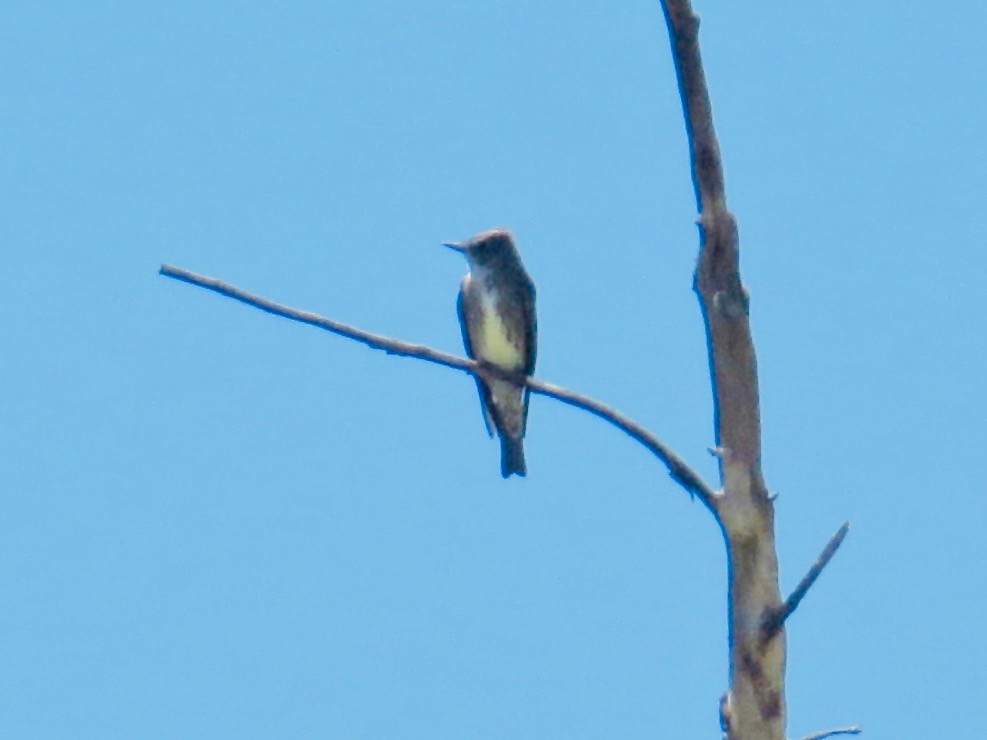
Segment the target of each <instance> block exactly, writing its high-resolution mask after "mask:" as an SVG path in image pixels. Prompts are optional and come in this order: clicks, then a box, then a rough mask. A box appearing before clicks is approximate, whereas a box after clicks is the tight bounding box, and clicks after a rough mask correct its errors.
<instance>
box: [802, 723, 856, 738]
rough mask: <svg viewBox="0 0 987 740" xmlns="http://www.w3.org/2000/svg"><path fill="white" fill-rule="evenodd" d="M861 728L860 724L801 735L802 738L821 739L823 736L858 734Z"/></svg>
mask: <svg viewBox="0 0 987 740" xmlns="http://www.w3.org/2000/svg"><path fill="white" fill-rule="evenodd" d="M861 732H863V730H862V729H861V728H860V725H854V726H853V727H840V728H837V729H835V730H823V731H822V732H817V733H815V734H813V735H808V736H806V737H803V738H802V740H823V738H825V737H834V736H836V735H859V734H860V733H861Z"/></svg>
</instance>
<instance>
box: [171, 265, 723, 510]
mask: <svg viewBox="0 0 987 740" xmlns="http://www.w3.org/2000/svg"><path fill="white" fill-rule="evenodd" d="M159 272H160V274H162V275H164V276H165V277H170V278H174V279H176V280H181V281H182V282H185V283H189V284H190V285H197V286H199V287H200V288H206V289H207V290H211V291H213V292H215V293H219V294H220V295H224V296H226V297H227V298H233V299H234V300H237V301H240V302H241V303H246V304H247V305H250V306H254V307H255V308H259V309H261V310H262V311H266V312H267V313H271V314H274V315H275V316H283V317H284V318H286V319H291V320H292V321H299V322H301V323H303V324H308V325H310V326H315V327H317V328H319V329H325V330H326V331H330V332H332V333H334V334H338V335H340V336H343V337H347V338H348V339H353V340H355V341H357V342H361V343H362V344H365V345H367V346H368V347H370V348H372V349H380V350H383V351H385V352H387V353H388V354H392V355H400V356H402V357H414V358H417V359H419V360H425V361H426V362H432V363H434V364H436V365H443V366H445V367H450V368H453V369H455V370H462V371H464V372H467V373H470V374H471V375H480V374H494V375H500V376H502V377H507V378H509V379H511V380H515V381H517V382H519V383H523V384H525V385H527V386H528V387H529V388H530V389H531V390H532V392H534V393H539V394H541V395H543V396H549V397H550V398H554V399H556V400H558V401H562V402H563V403H566V404H569V405H570V406H575V407H576V408H581V409H583V410H584V411H588V412H590V413H591V414H594V415H596V416H598V417H600V418H601V419H604V420H605V421H608V422H610V423H611V424H612V425H613V426H615V427H617V428H618V429H620V430H621V431H623V432H624V433H625V434H627V435H628V436H630V437H631V438H632V439H635V440H637V441H638V442H640V443H641V444H642V445H644V446H645V447H646V448H647V449H648V450H649V451H650V452H651V453H652V454H653V455H654V456H655V457H657V458H658V459H659V460H660V461H661V462H662V463H664V464H665V466H666V467H667V468H668V472H669V474H670V475H671V476H672V478H673V479H674V480H675V481H676V482H677V483H679V485H681V486H682V487H683V488H685V489H686V490H687V491H688V492H689V493H690V494H693V495H695V496H697V497H698V498H699V500H700V501H702V502H703V503H704V504H705V505H706V507H707V508H709V510H710V511H711V512H713V514H714V516H716V515H717V502H718V500H719V494H718V493H717V492H716V491H714V490H713V489H712V488H711V487H710V486H709V485H708V484H707V483H706V482H705V481H704V480H703V479H702V477H700V475H699V474H698V473H697V472H696V471H695V470H693V469H692V468H691V467H689V465H688V464H687V463H686V462H685V461H684V460H683V459H682V458H681V457H679V455H677V454H676V453H675V452H674V451H672V449H671V448H669V447H668V446H667V445H666V444H665V443H664V442H662V441H661V440H660V439H658V438H657V437H656V436H655V435H654V434H652V433H651V432H649V431H648V430H647V429H645V428H644V427H643V426H641V425H640V424H638V423H637V422H635V421H633V420H632V419H630V418H629V417H627V416H625V415H624V414H622V413H620V412H619V411H617V410H616V409H614V408H611V407H610V406H607V405H606V404H604V403H602V402H600V401H597V400H595V399H592V398H589V397H587V396H584V395H582V394H579V393H576V392H575V391H570V390H568V389H566V388H563V387H561V386H558V385H554V384H552V383H546V382H545V381H543V380H538V379H537V378H532V377H522V376H517V375H514V374H512V373H507V372H505V371H503V370H499V369H498V368H496V367H493V366H490V365H483V364H481V363H478V362H475V361H474V360H470V359H467V358H465V357H457V356H456V355H451V354H448V353H446V352H440V351H439V350H437V349H432V348H431V347H427V346H425V345H422V344H411V343H409V342H404V341H401V340H400V339H394V338H392V337H387V336H384V335H382V334H372V333H371V332H368V331H363V330H362V329H357V328H356V327H354V326H350V325H349V324H344V323H342V322H341V321H335V320H334V319H328V318H326V317H324V316H320V315H318V314H316V313H312V312H310V311H301V310H299V309H296V308H291V307H289V306H284V305H282V304H280V303H275V302H274V301H270V300H268V299H266V298H262V297H260V296H258V295H255V294H253V293H248V292H247V291H245V290H242V289H240V288H237V287H236V286H234V285H230V284H229V283H226V282H223V281H222V280H217V279H216V278H210V277H205V276H204V275H198V274H196V273H194V272H191V271H190V270H186V269H184V268H181V267H174V266H172V265H162V266H161V269H160V270H159Z"/></svg>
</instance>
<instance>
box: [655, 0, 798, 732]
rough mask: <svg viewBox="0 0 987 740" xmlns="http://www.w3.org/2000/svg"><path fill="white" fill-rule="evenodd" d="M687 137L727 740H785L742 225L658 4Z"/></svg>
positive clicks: (706, 109) (690, 40)
mask: <svg viewBox="0 0 987 740" xmlns="http://www.w3.org/2000/svg"><path fill="white" fill-rule="evenodd" d="M662 8H663V10H664V13H665V22H666V25H667V26H668V34H669V38H670V41H671V46H672V56H673V59H674V61H675V69H676V73H677V75H678V83H679V95H680V97H681V100H682V109H683V113H684V114H685V123H686V131H687V133H688V136H689V154H690V160H691V164H692V181H693V187H694V189H695V194H696V201H697V205H698V207H699V212H700V216H699V219H698V223H699V228H700V235H701V236H700V248H699V259H698V261H697V263H696V273H695V278H694V287H695V290H696V293H697V294H698V296H699V300H700V305H701V307H702V313H703V320H704V323H705V326H706V343H707V348H708V351H709V366H710V374H711V376H712V382H713V397H714V410H715V425H716V449H717V453H716V454H717V457H718V459H719V463H720V473H721V477H722V479H723V493H722V496H723V498H722V500H721V502H720V506H719V512H720V526H721V528H722V530H723V535H724V538H725V540H726V543H727V555H728V558H729V562H730V566H729V575H730V587H729V605H730V691H729V696H730V710H731V711H730V722H729V727H728V729H727V737H728V738H729V740H746V739H747V738H755V737H756V738H759V739H761V740H784V737H785V639H784V633H783V632H782V633H781V634H779V635H778V637H777V639H775V640H771V641H769V642H765V641H763V640H762V639H761V624H762V621H763V616H764V615H765V614H768V613H771V612H772V611H773V610H774V609H776V608H777V606H778V604H779V602H780V601H781V593H780V591H779V588H778V557H777V552H776V548H775V537H774V506H773V504H772V502H771V499H770V497H769V496H768V490H767V486H766V485H765V483H764V478H763V475H762V473H761V418H760V401H759V397H758V383H757V358H756V355H755V352H754V340H753V338H752V335H751V327H750V316H749V311H748V309H749V302H748V295H747V291H746V290H745V289H744V286H743V284H742V282H741V279H740V240H739V236H738V232H737V221H736V219H735V218H734V216H733V214H732V213H730V211H729V210H728V209H727V205H726V194H725V193H726V187H725V184H724V179H723V163H722V160H721V158H720V146H719V142H718V141H717V138H716V131H715V129H714V127H713V111H712V105H711V103H710V98H709V89H708V87H707V84H706V73H705V71H704V69H703V62H702V57H701V55H700V51H699V18H698V17H697V16H696V14H695V12H694V11H693V9H692V4H691V3H690V2H689V0H662Z"/></svg>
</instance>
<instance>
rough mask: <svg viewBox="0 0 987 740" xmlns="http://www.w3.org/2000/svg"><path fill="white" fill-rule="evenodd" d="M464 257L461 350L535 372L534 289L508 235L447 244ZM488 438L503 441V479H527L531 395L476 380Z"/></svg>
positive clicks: (502, 231)
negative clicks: (466, 267) (526, 439)
mask: <svg viewBox="0 0 987 740" xmlns="http://www.w3.org/2000/svg"><path fill="white" fill-rule="evenodd" d="M444 246H446V247H449V248H450V249H454V250H456V251H458V252H460V253H462V254H463V256H464V257H466V261H467V262H468V263H469V272H468V273H467V274H466V276H465V277H464V278H463V280H462V282H461V283H460V286H459V298H458V300H457V302H456V305H457V311H458V314H459V325H460V329H461V330H462V335H463V344H464V345H465V348H466V354H467V355H469V357H470V358H472V359H474V360H476V361H478V362H480V363H483V364H488V365H493V366H495V367H498V368H500V369H502V370H507V371H510V372H515V373H521V374H524V375H531V374H533V373H534V370H535V357H536V355H537V339H538V323H537V319H536V317H535V284H534V282H533V281H532V280H531V276H530V275H528V272H527V270H525V269H524V265H523V264H522V263H521V255H520V254H519V253H518V250H517V246H516V245H515V243H514V236H513V234H511V232H510V230H509V229H506V228H496V229H490V230H489V231H484V232H482V233H480V234H477V235H476V236H473V237H471V238H469V239H467V240H466V241H463V242H445V243H444ZM475 379H476V386H477V390H478V391H479V394H480V406H481V409H482V411H483V420H484V422H485V424H486V427H487V432H488V434H490V436H491V437H493V434H494V430H496V432H497V435H498V436H499V437H500V450H501V453H500V472H501V475H502V476H503V477H504V478H509V477H510V476H511V475H518V476H525V475H527V465H526V464H525V459H524V432H525V428H526V426H527V420H528V396H529V394H530V389H529V388H527V387H526V386H520V385H518V384H517V383H515V382H512V381H510V380H507V379H504V378H494V377H490V376H489V375H488V376H487V377H486V378H483V377H481V376H479V375H476V376H475Z"/></svg>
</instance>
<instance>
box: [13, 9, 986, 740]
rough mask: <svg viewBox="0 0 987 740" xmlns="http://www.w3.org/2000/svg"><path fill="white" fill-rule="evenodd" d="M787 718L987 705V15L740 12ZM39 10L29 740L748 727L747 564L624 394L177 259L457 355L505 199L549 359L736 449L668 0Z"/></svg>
mask: <svg viewBox="0 0 987 740" xmlns="http://www.w3.org/2000/svg"><path fill="white" fill-rule="evenodd" d="M698 10H699V11H700V12H701V14H702V16H703V19H704V20H703V26H702V43H703V50H704V56H705V61H706V65H707V71H708V76H709V82H710V86H711V89H712V93H713V99H714V111H715V116H716V123H717V127H718V131H719V133H720V138H721V145H722V148H723V153H724V157H725V165H726V174H727V191H728V198H729V202H730V205H731V207H732V208H733V210H734V211H735V213H736V215H737V217H738V219H739V222H740V229H741V243H742V249H743V256H742V259H743V270H744V278H745V281H746V283H747V285H748V287H749V289H750V291H751V294H752V319H753V326H754V332H755V340H756V342H757V348H758V352H759V360H760V369H761V393H762V400H763V417H764V467H765V472H766V476H767V480H768V483H769V485H770V486H771V488H772V490H773V491H775V492H777V493H779V494H780V496H779V499H778V509H777V512H778V514H777V527H778V540H779V551H780V558H781V563H782V580H783V588H784V589H785V590H786V591H787V590H788V589H790V588H791V587H792V586H793V585H794V584H795V583H796V582H797V581H798V579H799V578H800V577H801V575H802V574H803V572H804V570H805V569H806V568H807V567H808V565H809V564H810V563H811V562H812V560H813V559H814V558H815V557H816V555H817V553H818V551H819V550H820V549H821V548H822V546H823V545H824V544H825V542H826V540H827V539H828V537H829V536H830V535H831V534H832V533H833V532H834V531H835V530H836V528H837V527H838V526H839V524H840V523H841V522H842V521H843V520H844V519H850V520H851V522H852V524H853V529H852V531H851V534H850V537H849V539H848V540H847V542H846V543H845V545H844V548H843V550H842V551H841V552H840V553H839V555H838V556H837V557H836V559H835V560H834V561H833V563H832V565H831V566H830V568H829V569H828V570H827V572H826V573H824V575H823V576H822V578H821V579H820V581H819V583H818V584H817V586H816V588H815V589H814V590H813V591H812V592H811V593H810V594H809V596H808V598H807V599H806V601H805V602H804V603H803V606H802V608H801V609H800V610H799V612H798V613H797V614H796V616H795V617H793V620H792V622H791V623H790V630H789V649H790V653H789V672H788V687H789V692H788V700H789V712H790V722H789V727H790V733H791V735H792V736H793V737H800V736H801V735H804V734H807V733H808V732H810V731H814V730H818V729H823V728H826V727H832V726H835V725H841V724H848V723H854V722H861V723H863V724H864V726H865V728H866V730H867V732H868V735H867V736H868V737H870V738H925V737H973V736H976V735H977V734H978V733H979V732H981V731H982V727H981V725H982V722H981V715H982V711H981V708H982V693H981V692H982V690H983V687H984V686H985V685H987V680H985V679H987V668H985V666H987V650H985V647H984V641H983V625H984V622H985V618H987V615H985V613H984V612H985V602H987V566H985V558H984V550H983V539H984V536H983V522H984V520H985V517H987V504H985V499H987V495H985V494H987V490H985V484H984V480H983V474H982V460H983V457H984V453H983V451H982V449H981V446H982V442H983V440H984V438H985V431H987V430H985V425H984V421H983V412H984V407H985V403H984V402H985V392H984V383H983V378H984V375H985V365H987V362H985V360H987V357H985V354H987V352H985V342H984V330H983V316H984V315H985V312H987V301H985V298H984V287H983V286H984V285H985V282H987V266H985V259H984V248H983V245H984V233H985V228H984V227H985V223H984V221H985V219H984V216H983V212H984V210H983V202H984V198H985V195H987V178H985V174H984V145H983V140H984V136H983V132H984V130H985V128H987V120H985V118H987V107H985V105H984V100H983V95H982V93H983V90H984V88H985V73H987V54H985V53H984V50H983V39H982V36H983V33H982V30H983V28H984V24H985V22H987V9H985V8H984V6H983V5H982V4H979V3H973V2H961V3H959V4H954V5H953V6H951V8H950V12H949V13H942V14H937V13H934V12H930V11H929V9H928V5H927V4H925V3H912V2H882V1H877V0H875V1H874V2H870V3H864V4H861V5H859V6H855V7H854V9H853V12H852V14H848V13H847V10H846V7H845V6H843V5H838V4H833V3H780V2H779V3H769V4H767V5H763V4H762V5H760V6H758V7H754V6H751V5H749V4H739V3H731V2H726V1H725V0H705V1H703V2H700V3H698ZM3 26H4V31H3V43H2V44H0V96H2V99H3V100H4V104H3V106H2V108H0V132H2V141H3V145H2V148H0V197H2V202H3V209H2V210H3V217H2V218H0V245H2V252H0V253H2V255H3V269H2V270H0V315H2V316H3V319H2V321H0V327H2V329H0V337H2V340H3V341H2V346H3V348H4V351H3V361H2V362H0V415H2V419H3V424H2V427H0V429H2V431H0V590H2V593H3V595H4V608H3V609H2V610H0V635H3V639H2V641H0V697H2V700H0V734H4V735H6V736H10V737H23V738H56V737H78V738H87V737H92V738H96V737H98V738H113V737H120V738H124V737H148V738H151V737H203V738H206V737H209V738H212V737H299V736H308V737H367V738H370V737H429V738H434V737H448V738H459V737H476V738H500V737H517V738H545V737H573V738H577V737H585V738H604V737H606V738H612V737H626V738H634V737H676V738H694V737H695V738H699V737H715V736H716V733H717V732H718V728H717V719H716V705H717V700H718V698H719V695H720V693H721V692H722V690H723V689H724V687H725V685H726V667H727V666H726V634H725V633H726V628H725V625H726V615H725V606H726V603H725V593H724V586H725V572H724V554H723V547H722V543H721V540H720V537H719V534H718V532H717V530H716V528H715V526H714V524H713V522H712V521H711V519H710V517H709V515H708V513H707V512H706V511H705V509H703V507H702V506H700V505H698V504H692V503H690V501H689V499H688V496H686V495H685V494H684V493H683V492H682V491H681V490H679V489H677V488H676V486H675V485H674V484H673V483H672V482H671V481H670V480H669V478H668V477H667V475H666V474H665V472H664V470H663V469H662V468H661V467H660V466H659V465H658V464H657V463H656V461H655V460H653V459H652V458H650V457H649V456H648V455H647V454H646V453H645V452H644V450H643V449H642V448H640V447H639V446H637V445H636V444H634V443H633V442H632V441H630V440H629V439H627V438H626V437H624V436H622V435H620V434H618V433H617V432H615V431H614V430H612V429H611V428H609V427H607V426H605V425H604V424H602V423H601V422H600V421H599V420H597V419H595V418H593V417H590V416H589V415H587V414H585V413H580V412H577V411H575V410H574V409H572V408H569V407H566V406H563V405H561V404H559V403H557V402H554V401H551V400H549V399H545V398H541V397H536V398H534V399H533V400H532V404H531V414H530V419H529V424H528V441H527V452H528V467H529V477H528V478H527V479H526V480H523V481H522V480H518V479H512V480H510V481H503V480H501V478H500V476H499V474H498V468H499V462H498V449H497V445H496V444H495V443H494V442H492V441H490V440H488V439H487V438H486V435H485V432H484V430H483V424H482V421H481V417H480V412H479V408H478V406H477V404H476V398H475V391H474V389H473V386H472V381H471V380H470V379H469V378H468V377H466V376H464V375H462V374H457V373H454V372H451V371H448V370H445V369H442V368H437V367H434V366H429V365H426V364H424V363H420V362H415V361H410V360H405V359H398V358H391V357H387V356H385V355H383V354H381V353H375V352H371V351H369V350H367V349H366V348H364V347H362V346H360V345H357V344H355V343H352V342H347V341H344V340H342V339H339V338H337V337H333V336H330V335H328V334H325V333H323V332H319V331H316V330H314V329H311V328H308V327H304V326H300V325H297V324H293V323H290V322H288V321H285V320H281V319H276V318H273V317H270V316H267V315H264V314H262V313H260V312H258V311H255V310H251V309H248V308H246V307H244V306H241V305H237V304H235V303H233V302H231V301H228V300H225V299H222V298H219V297H217V296H215V295H211V294H208V293H206V292H204V291H201V290H197V289H193V288H191V287H188V286H185V285H181V284H178V283H176V282H173V281H168V280H165V279H163V278H161V277H158V276H157V275H156V270H157V267H158V265H159V264H160V263H162V262H171V263H174V264H178V265H181V266H184V267H187V268H189V269H192V270H197V271H201V272H204V273H206V274H209V275H215V276H219V277H222V278H225V279H227V280H229V281H231V282H234V283H236V284H238V285H240V286H242V287H245V288H247V289H249V290H254V291H257V292H259V293H262V294H263V295H265V296H268V297H270V298H273V299H276V300H281V301H284V302H286V303H289V304H291V305H295V306H298V307H302V308H306V309H310V310H314V311H319V312H322V313H325V314H327V315H330V316H332V317H334V318H337V319H340V320H344V321H350V322H353V323H355V324H357V325H359V326H361V327H363V328H366V329H370V330H373V331H380V332H384V333H389V334H393V335H396V336H399V337H402V338H405V339H408V340H412V341H420V342H424V343H428V344H431V345H433V346H436V347H438V348H440V349H444V350H450V351H460V349H461V348H460V340H459V329H458V326H457V324H456V320H455V308H454V306H455V294H456V289H457V285H458V281H459V279H460V277H461V276H462V274H463V273H464V271H465V263H464V262H463V260H462V259H460V258H458V257H457V256H456V255H455V254H451V253H449V252H448V250H442V249H441V248H440V247H439V244H440V243H441V242H442V241H448V240H454V239H461V238H465V237H467V236H469V235H471V234H472V233H475V232H477V231H480V230H482V229H486V228H489V227H491V226H495V225H508V226H510V227H512V228H513V229H514V231H515V233H516V235H517V237H518V241H519V244H520V247H521V250H522V253H523V255H524V259H525V262H526V264H527V266H528V269H529V271H530V272H531V274H532V275H533V277H534V279H535V281H536V282H537V285H538V290H539V293H538V299H539V306H538V308H539V328H540V347H539V361H538V375H539V376H541V377H543V378H545V379H546V380H550V381H553V382H558V383H561V384H564V385H566V386H569V387H572V388H574V389H578V390H580V391H583V392H585V393H588V394H591V395H593V396H596V397H598V398H600V399H602V400H605V401H607V402H609V403H612V404H613V405H615V406H616V407H618V408H620V409H621V410H623V411H624V412H626V413H628V414H630V415H631V416H632V417H633V418H635V419H637V420H640V421H641V422H643V423H645V424H646V425H647V426H649V427H650V428H651V429H652V430H654V431H655V432H656V433H657V434H658V435H659V436H661V437H662V438H663V439H664V440H665V441H666V442H668V443H669V444H671V445H672V446H673V447H674V448H675V449H676V450H678V451H679V453H680V454H682V455H683V456H684V457H685V458H686V459H688V460H689V461H691V462H692V463H694V464H695V465H696V466H697V467H698V468H699V469H701V470H702V471H703V472H704V473H705V474H707V475H709V476H710V477H711V479H712V476H713V474H714V470H715V467H714V464H713V461H712V460H711V459H710V458H708V456H707V455H706V453H705V452H704V450H705V448H706V447H707V446H708V445H709V444H711V443H712V440H713V433H712V428H711V402H710V389H709V384H708V377H707V370H706V357H705V345H704V337H703V333H702V324H701V320H700V315H699V310H698V305H697V302H696V300H695V297H694V296H693V294H692V292H691V271H692V266H693V264H694V260H695V255H696V248H697V234H696V229H695V226H694V225H693V223H692V222H693V219H694V217H695V212H694V211H695V205H694V202H693V196H692V189H691V182H690V179H689V172H688V159H687V150H686V142H685V138H684V133H683V126H682V120H681V111H680V107H679V101H678V97H677V92H676V89H675V85H674V72H673V69H672V65H671V60H670V57H669V51H668V44H667V39H666V33H665V28H664V25H663V23H662V21H661V17H660V12H659V8H658V5H657V3H655V2H631V3H622V4H613V3H605V2H602V1H600V2H576V3H538V4H535V3H530V2H516V1H509V2H501V3H496V4H493V3H478V2H455V3H453V2H427V1H424V2H416V3H398V2H350V1H349V0H337V1H336V2H332V3H323V2H295V3H291V4H290V5H289V6H288V7H282V6H276V5H275V4H257V3H240V4H232V3H227V4H220V3H189V2H173V3H168V4H160V3H159V4H138V3H124V2H87V3H55V2H43V1H41V2H32V3H14V4H12V6H11V7H8V8H6V9H5V12H4V22H3Z"/></svg>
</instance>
